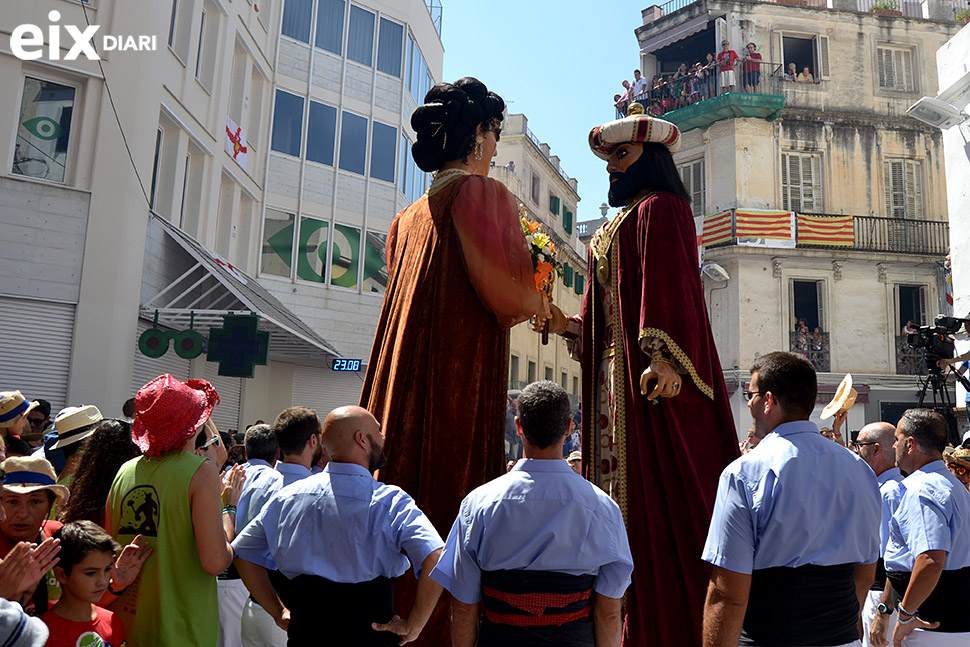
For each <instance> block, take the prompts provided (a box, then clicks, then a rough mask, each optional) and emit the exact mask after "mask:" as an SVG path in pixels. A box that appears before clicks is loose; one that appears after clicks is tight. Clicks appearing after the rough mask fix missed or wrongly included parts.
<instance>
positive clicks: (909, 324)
mask: <svg viewBox="0 0 970 647" xmlns="http://www.w3.org/2000/svg"><path fill="white" fill-rule="evenodd" d="M899 334H900V335H914V334H916V326H914V325H913V320H912V319H907V320H906V325H904V326H903V331H902V332H901V333H899Z"/></svg>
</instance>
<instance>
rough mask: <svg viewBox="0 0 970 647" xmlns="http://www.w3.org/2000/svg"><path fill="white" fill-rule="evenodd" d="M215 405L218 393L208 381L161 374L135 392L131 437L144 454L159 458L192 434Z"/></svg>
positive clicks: (217, 401) (217, 402)
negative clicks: (181, 378) (179, 378)
mask: <svg viewBox="0 0 970 647" xmlns="http://www.w3.org/2000/svg"><path fill="white" fill-rule="evenodd" d="M217 404H219V394H218V393H216V390H215V388H213V386H212V385H211V384H210V383H209V382H206V381H205V380H186V381H185V382H181V381H179V380H177V379H175V378H174V377H172V376H171V375H169V374H168V373H166V374H165V375H160V376H158V377H156V378H155V379H154V380H152V381H151V382H149V383H148V384H146V385H145V386H143V387H141V388H140V389H139V390H138V393H137V394H136V395H135V421H134V422H133V423H132V425H131V440H132V441H133V442H134V443H135V444H136V445H138V448H139V449H141V451H142V453H144V454H145V455H146V456H149V457H152V458H160V457H161V456H162V454H165V453H167V452H170V451H172V450H173V449H175V448H177V447H179V446H181V445H182V443H184V442H185V440H186V439H187V438H188V437H189V436H191V435H192V434H193V433H195V431H196V430H197V429H198V428H199V427H200V426H202V423H204V422H205V421H206V420H208V419H209V416H210V415H212V409H213V408H215V406H216V405H217Z"/></svg>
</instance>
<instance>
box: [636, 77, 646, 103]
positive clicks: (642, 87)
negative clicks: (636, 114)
mask: <svg viewBox="0 0 970 647" xmlns="http://www.w3.org/2000/svg"><path fill="white" fill-rule="evenodd" d="M646 91H647V80H646V79H645V78H643V77H642V76H640V70H633V97H634V100H641V97H642V96H643V95H644V94H645V93H646Z"/></svg>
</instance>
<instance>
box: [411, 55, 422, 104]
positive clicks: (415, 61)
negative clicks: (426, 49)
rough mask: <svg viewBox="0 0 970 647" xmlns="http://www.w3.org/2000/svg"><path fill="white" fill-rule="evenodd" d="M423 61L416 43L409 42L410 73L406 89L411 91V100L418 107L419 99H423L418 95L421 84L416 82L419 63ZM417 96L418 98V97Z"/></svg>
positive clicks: (419, 70) (419, 68) (419, 75)
mask: <svg viewBox="0 0 970 647" xmlns="http://www.w3.org/2000/svg"><path fill="white" fill-rule="evenodd" d="M423 61H424V59H422V58H421V50H420V49H418V42H417V41H414V40H412V41H411V70H410V72H408V89H409V90H410V91H411V98H412V99H414V101H415V102H416V103H417V104H418V105H421V104H422V103H423V101H421V99H423V98H424V95H423V94H420V93H421V88H420V85H421V82H420V81H419V80H418V79H420V78H421V63H422V62H423ZM419 94H420V96H418V95H419Z"/></svg>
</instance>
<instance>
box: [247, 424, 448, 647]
mask: <svg viewBox="0 0 970 647" xmlns="http://www.w3.org/2000/svg"><path fill="white" fill-rule="evenodd" d="M323 444H324V446H325V447H326V449H327V452H328V453H329V454H330V463H329V464H328V465H327V466H326V468H324V470H323V472H321V473H319V474H314V475H313V476H309V477H307V478H305V479H303V480H301V481H298V482H296V483H293V484H291V485H288V486H287V487H284V488H283V489H282V490H280V491H279V492H278V493H276V495H275V496H274V497H273V498H272V499H270V501H269V502H268V503H267V504H266V505H265V507H264V508H263V510H262V511H261V512H260V513H259V515H258V516H257V517H256V518H255V519H254V520H253V521H252V523H250V524H249V525H248V526H246V528H245V529H244V530H243V531H242V532H241V533H240V534H239V535H238V536H237V537H236V540H235V541H234V542H233V549H234V550H235V551H236V558H237V559H236V567H237V568H238V569H239V573H240V575H242V578H243V581H245V583H246V586H247V587H248V588H249V590H250V592H251V593H252V594H253V597H254V598H255V599H256V601H257V602H258V603H259V604H260V605H261V606H262V607H263V608H264V609H265V610H266V611H267V612H268V613H269V614H270V615H271V616H272V617H273V619H274V620H275V621H276V623H277V624H278V625H279V626H280V627H281V628H283V629H284V630H286V631H287V636H288V642H287V645H288V647H300V646H302V645H318V644H321V641H324V642H326V644H333V645H355V646H356V645H360V646H363V647H371V646H373V647H377V646H384V645H397V644H399V641H400V643H401V644H403V643H404V642H410V641H412V640H414V639H415V638H417V637H418V634H420V633H421V630H422V629H423V628H424V625H425V623H426V622H427V621H428V617H429V616H430V615H431V612H432V610H433V609H434V607H435V604H436V603H437V602H438V597H439V596H440V594H441V586H440V585H439V584H437V583H436V582H435V581H434V580H432V579H431V578H430V577H429V574H430V573H431V570H432V569H433V568H434V566H435V565H436V564H437V563H438V556H439V555H440V554H441V548H442V546H443V545H444V544H443V542H442V541H441V537H440V536H439V535H438V533H437V532H436V531H435V529H434V527H433V526H432V525H431V522H430V521H429V520H428V518H427V517H426V516H425V515H424V513H423V512H421V510H419V509H418V508H417V506H416V505H415V504H414V501H413V500H412V499H411V497H410V496H408V495H407V493H405V492H404V491H403V490H401V488H399V487H396V486H393V485H384V484H382V483H379V482H378V481H375V480H374V478H373V476H372V473H373V472H374V471H375V470H377V469H380V468H381V467H382V466H383V465H384V460H385V459H384V451H383V450H384V435H383V433H382V432H381V428H380V424H379V423H378V422H377V419H376V418H374V416H373V415H371V413H370V412H368V411H367V410H365V409H362V408H360V407H341V408H339V409H335V410H334V411H331V412H330V414H329V415H328V416H327V418H326V420H324V422H323ZM402 551H403V553H402ZM404 553H406V554H407V556H405V555H404ZM409 565H410V566H411V567H412V568H413V570H414V575H415V577H417V578H418V588H417V596H416V598H415V601H414V604H413V606H412V607H411V609H410V610H409V613H407V616H406V618H405V619H403V620H402V619H400V618H398V617H397V616H395V615H394V609H393V607H394V600H393V593H392V588H391V580H392V579H393V578H395V577H399V576H401V575H403V574H404V573H405V572H406V571H407V570H408V566H409ZM273 569H278V570H279V571H280V572H281V573H283V575H284V576H286V577H287V578H288V579H289V582H288V583H287V585H286V587H285V588H286V596H285V597H286V598H287V605H288V606H286V605H284V603H283V602H282V601H281V600H280V598H279V596H278V595H277V593H276V590H275V589H274V588H273V586H272V585H271V583H270V579H269V574H268V572H269V570H273Z"/></svg>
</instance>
